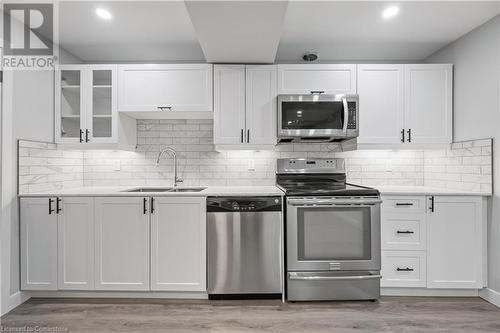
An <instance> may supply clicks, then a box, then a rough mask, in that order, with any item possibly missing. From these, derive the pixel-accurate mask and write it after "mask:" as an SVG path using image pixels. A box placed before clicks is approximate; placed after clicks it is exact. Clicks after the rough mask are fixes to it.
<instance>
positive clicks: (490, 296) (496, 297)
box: [479, 288, 500, 308]
mask: <svg viewBox="0 0 500 333" xmlns="http://www.w3.org/2000/svg"><path fill="white" fill-rule="evenodd" d="M479 297H481V298H482V299H484V300H485V301H487V302H490V303H491V304H493V305H495V306H498V307H499V308H500V293H499V292H498V291H495V290H493V289H490V288H484V289H481V290H480V291H479Z"/></svg>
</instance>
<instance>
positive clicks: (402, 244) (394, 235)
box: [382, 214, 426, 250]
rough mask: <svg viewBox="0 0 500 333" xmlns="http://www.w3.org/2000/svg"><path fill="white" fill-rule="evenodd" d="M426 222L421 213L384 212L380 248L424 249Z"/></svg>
mask: <svg viewBox="0 0 500 333" xmlns="http://www.w3.org/2000/svg"><path fill="white" fill-rule="evenodd" d="M425 248H426V224H425V215H423V214H384V217H383V219H382V249H384V250H425Z"/></svg>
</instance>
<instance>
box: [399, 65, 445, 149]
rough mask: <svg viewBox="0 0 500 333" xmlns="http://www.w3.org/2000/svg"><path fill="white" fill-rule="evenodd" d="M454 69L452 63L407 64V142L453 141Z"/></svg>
mask: <svg viewBox="0 0 500 333" xmlns="http://www.w3.org/2000/svg"><path fill="white" fill-rule="evenodd" d="M452 70H453V68H452V65H450V64H418V65H405V130H406V142H407V143H412V144H437V143H444V144H446V143H451V142H452V128H453V119H452V116H453V79H452V76H453V72H452Z"/></svg>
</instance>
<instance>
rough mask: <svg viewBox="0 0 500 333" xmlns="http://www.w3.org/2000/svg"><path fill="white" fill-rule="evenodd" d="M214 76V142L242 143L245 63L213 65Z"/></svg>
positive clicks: (243, 135) (218, 143) (223, 143)
mask: <svg viewBox="0 0 500 333" xmlns="http://www.w3.org/2000/svg"><path fill="white" fill-rule="evenodd" d="M214 76H215V78H214V143H215V144H216V145H220V144H222V145H240V144H244V138H245V94H246V93H245V65H215V66H214Z"/></svg>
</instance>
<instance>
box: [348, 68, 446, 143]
mask: <svg viewBox="0 0 500 333" xmlns="http://www.w3.org/2000/svg"><path fill="white" fill-rule="evenodd" d="M452 69H453V68H452V65H450V64H419V65H385V64H384V65H358V83H357V84H358V94H359V103H360V116H359V124H360V131H359V137H358V143H359V144H368V145H370V144H374V145H380V144H382V145H390V146H393V147H401V148H403V147H404V148H411V147H421V146H432V145H436V144H438V145H439V144H448V143H451V142H452V127H453V120H452V114H453V109H452V94H453V71H452Z"/></svg>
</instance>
